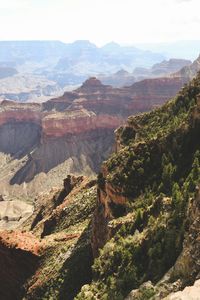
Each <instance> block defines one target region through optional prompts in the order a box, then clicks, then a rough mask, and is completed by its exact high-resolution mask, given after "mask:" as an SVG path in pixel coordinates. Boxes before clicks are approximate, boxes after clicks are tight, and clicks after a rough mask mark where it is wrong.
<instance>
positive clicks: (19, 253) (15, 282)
mask: <svg viewBox="0 0 200 300" xmlns="http://www.w3.org/2000/svg"><path fill="white" fill-rule="evenodd" d="M0 263H1V270H0V281H1V285H0V298H1V299H6V300H13V299H16V300H18V299H22V297H23V294H24V290H23V288H22V286H23V284H24V282H25V281H26V280H27V278H28V277H30V276H31V275H32V274H33V272H34V271H35V270H36V266H37V265H38V257H37V256H36V255H35V254H33V253H31V252H28V251H24V250H22V249H16V248H9V247H7V246H5V245H4V244H2V243H1V242H0Z"/></svg>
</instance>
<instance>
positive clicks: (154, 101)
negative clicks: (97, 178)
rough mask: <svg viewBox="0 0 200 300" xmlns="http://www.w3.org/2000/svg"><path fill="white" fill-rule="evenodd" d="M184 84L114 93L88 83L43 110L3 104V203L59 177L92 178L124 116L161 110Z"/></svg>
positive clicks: (157, 83)
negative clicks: (156, 109)
mask: <svg viewBox="0 0 200 300" xmlns="http://www.w3.org/2000/svg"><path fill="white" fill-rule="evenodd" d="M183 84H184V81H183V80H182V79H181V78H176V79H174V78H173V79H170V78H161V79H154V80H153V79H152V80H144V81H141V82H139V83H135V84H133V85H132V86H130V87H126V88H121V89H118V88H116V89H115V88H112V87H111V86H108V85H103V84H102V83H101V82H100V81H99V80H98V79H96V78H94V77H93V78H90V79H88V80H86V81H85V82H84V83H83V84H82V86H81V87H80V88H78V89H76V90H74V91H73V92H66V93H65V94H64V95H63V96H62V97H59V98H54V99H51V100H49V101H47V102H44V103H42V104H34V103H30V104H28V103H16V102H12V101H6V100H4V101H2V102H1V104H0V153H1V157H2V159H1V175H0V176H1V182H0V193H1V194H2V195H3V196H4V197H7V198H6V199H7V200H8V199H10V198H11V199H12V198H13V197H14V198H15V199H16V195H18V197H20V196H22V195H23V196H24V197H25V198H26V199H28V198H29V197H30V196H31V197H32V196H33V195H34V196H35V195H36V194H37V193H38V192H41V191H45V190H48V188H49V187H50V186H51V185H52V184H53V185H56V186H57V185H58V184H59V185H60V184H61V182H62V179H63V177H64V176H65V175H64V174H63V172H65V174H67V173H76V174H80V173H84V174H86V175H92V174H94V173H95V172H97V171H98V170H99V166H100V164H101V162H102V161H103V160H104V159H105V158H107V156H108V154H109V153H110V152H111V150H112V147H113V141H114V135H113V132H114V130H115V129H116V128H117V127H118V126H120V125H121V124H123V123H124V121H125V120H126V118H127V116H128V115H130V114H136V113H138V112H144V111H148V110H150V109H152V108H154V107H156V106H158V105H161V104H162V103H163V102H165V101H166V100H167V99H168V98H170V97H173V96H174V95H175V94H176V92H177V90H179V89H180V88H181V87H182V86H183ZM55 173H56V174H57V176H54V174H55Z"/></svg>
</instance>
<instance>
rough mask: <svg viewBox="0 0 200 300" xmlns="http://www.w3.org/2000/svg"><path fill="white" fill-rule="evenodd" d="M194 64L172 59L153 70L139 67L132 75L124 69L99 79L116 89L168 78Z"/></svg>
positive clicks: (155, 65)
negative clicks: (153, 79) (150, 79)
mask: <svg viewBox="0 0 200 300" xmlns="http://www.w3.org/2000/svg"><path fill="white" fill-rule="evenodd" d="M191 64H192V62H191V61H190V60H186V59H175V58H173V59H170V60H163V61H162V62H161V63H156V64H154V65H153V66H152V67H151V68H142V67H137V68H135V69H134V71H133V72H132V73H129V72H127V71H126V70H124V69H121V70H119V71H118V72H116V73H114V74H111V75H104V76H103V75H100V76H98V78H99V79H100V80H101V81H102V82H103V83H104V84H110V85H112V86H115V87H122V86H128V85H131V84H133V83H134V82H136V81H140V80H143V79H147V78H156V77H163V76H168V75H169V74H171V73H174V72H176V71H179V70H180V69H181V68H183V67H186V68H187V66H189V65H191Z"/></svg>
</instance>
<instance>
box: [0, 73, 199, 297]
mask: <svg viewBox="0 0 200 300" xmlns="http://www.w3.org/2000/svg"><path fill="white" fill-rule="evenodd" d="M96 84H97V87H98V89H99V83H98V82H96V83H94V86H96ZM97 87H95V88H94V90H95V91H96V88H97ZM85 88H87V85H86V87H85V86H84V88H83V89H82V93H84V92H85ZM79 92H80V91H79ZM35 109H36V108H35ZM37 109H38V106H37ZM199 132H200V74H199V75H198V76H197V77H196V78H195V79H194V80H193V81H191V83H189V84H188V85H187V86H185V87H184V88H183V89H182V90H181V91H180V92H179V93H178V95H177V96H176V97H175V98H174V99H172V100H171V101H168V102H167V103H166V104H165V105H163V106H162V107H160V108H158V109H156V110H153V111H152V112H150V113H145V114H142V115H138V116H135V117H134V116H132V117H129V119H128V122H127V124H126V125H124V126H121V127H120V128H119V129H117V130H116V152H115V153H114V154H113V155H111V157H110V158H109V159H108V160H107V161H105V162H104V163H103V166H102V171H101V173H100V174H99V175H98V181H97V186H96V181H95V180H92V181H91V180H88V179H87V178H86V177H84V176H78V177H75V176H72V175H71V176H70V175H69V176H67V178H66V179H65V180H64V185H63V187H61V188H53V187H52V189H51V190H50V191H49V192H48V193H43V194H41V195H39V196H38V198H37V199H36V200H35V210H34V213H33V215H32V216H31V217H30V218H29V219H28V220H27V221H26V223H25V224H23V230H22V231H20V230H18V231H11V232H1V233H0V238H1V239H0V242H1V243H0V246H1V245H3V250H2V255H1V256H0V257H1V259H2V261H3V258H6V262H7V263H8V265H9V268H8V270H9V274H12V285H11V287H10V289H7V288H6V286H7V284H8V282H9V278H10V277H8V276H7V275H6V274H5V268H1V271H0V277H1V278H3V277H5V278H3V279H4V281H5V286H1V289H0V292H1V293H2V295H6V296H4V297H7V298H8V299H12V295H13V293H16V295H17V297H18V298H19V299H24V300H25V299H27V300H33V299H34V300H37V299H38V300H39V299H40V300H41V299H55V300H56V299H59V300H62V299H63V300H64V299H65V300H72V299H81V300H83V299H87V300H90V299H91V300H92V299H109V300H110V299H111V300H120V299H125V298H126V299H127V300H141V299H143V300H148V299H151V300H153V299H154V300H155V299H156V300H161V299H163V298H165V297H167V296H168V295H169V297H173V294H172V293H176V292H177V291H179V290H182V289H184V288H185V287H186V286H187V285H192V284H193V283H194V282H195V280H197V279H198V278H199V273H200V265H199V259H198V258H199V254H200V243H199V229H200V228H199V224H200V222H199V215H200V206H199V199H200V192H199V182H200V142H199ZM188 149H189V151H188ZM29 231H31V233H30V232H29ZM11 249H12V251H13V252H12V253H10V251H11ZM18 251H19V252H20V253H21V251H22V255H21V256H17V255H15V253H17V252H18ZM24 252H25V253H24ZM13 253H14V254H13ZM26 255H27V256H28V259H27V258H26ZM32 255H33V258H32ZM30 256H31V257H30ZM29 258H30V261H29ZM32 261H34V262H35V263H34V264H32V263H31V262H32ZM23 262H24V264H22V263H23ZM30 265H31V266H33V268H32V269H29V267H30ZM21 272H23V274H24V277H23V278H22V280H21V281H20V284H19V285H18V286H17V285H16V282H17V281H16V278H17V276H20V274H21ZM3 279H2V280H3ZM81 287H82V288H81ZM183 293H184V292H183ZM18 295H19V296H18ZM175 296H176V294H175ZM169 299H170V298H169ZM172 299H173V298H172Z"/></svg>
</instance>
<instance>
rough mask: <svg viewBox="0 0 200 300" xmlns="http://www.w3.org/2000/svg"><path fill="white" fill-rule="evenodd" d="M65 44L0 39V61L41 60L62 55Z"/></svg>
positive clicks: (22, 61)
mask: <svg viewBox="0 0 200 300" xmlns="http://www.w3.org/2000/svg"><path fill="white" fill-rule="evenodd" d="M65 48H66V45H65V44H64V43H62V42H59V41H0V62H4V61H14V62H17V63H18V64H23V63H25V62H27V61H35V62H41V61H43V60H50V59H52V58H54V59H55V58H56V59H58V58H59V57H60V56H62V55H64V51H65Z"/></svg>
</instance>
